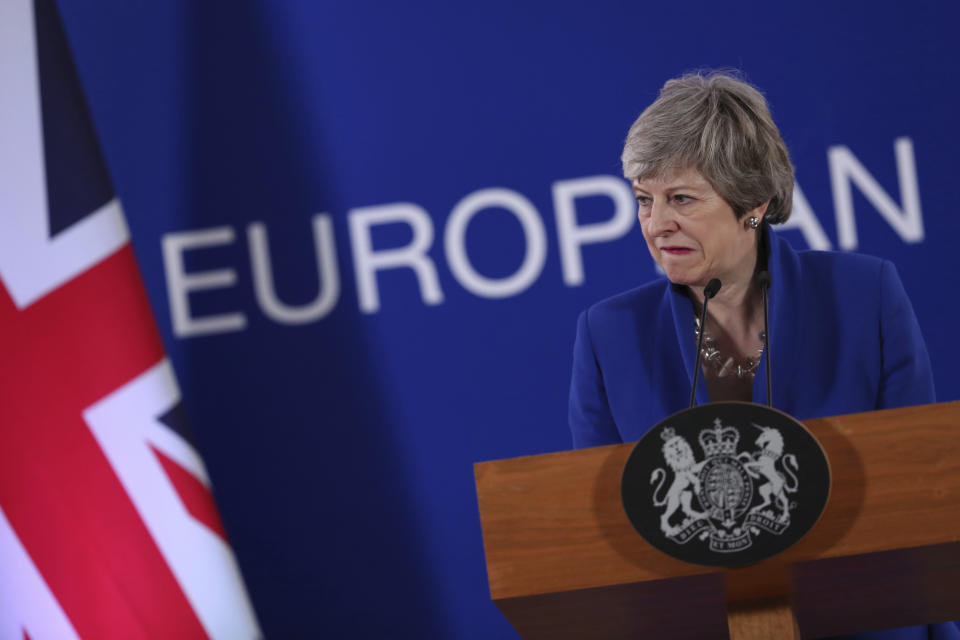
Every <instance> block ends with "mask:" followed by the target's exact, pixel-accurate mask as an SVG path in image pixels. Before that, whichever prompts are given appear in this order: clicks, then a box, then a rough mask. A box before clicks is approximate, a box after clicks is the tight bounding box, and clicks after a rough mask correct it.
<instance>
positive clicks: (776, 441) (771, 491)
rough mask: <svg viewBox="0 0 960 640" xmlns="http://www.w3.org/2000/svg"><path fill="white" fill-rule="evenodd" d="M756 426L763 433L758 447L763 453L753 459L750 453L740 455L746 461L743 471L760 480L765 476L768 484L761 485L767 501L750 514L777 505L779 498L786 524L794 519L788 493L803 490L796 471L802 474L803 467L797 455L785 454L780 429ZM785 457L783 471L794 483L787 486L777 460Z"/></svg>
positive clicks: (783, 519) (761, 491) (778, 504)
mask: <svg viewBox="0 0 960 640" xmlns="http://www.w3.org/2000/svg"><path fill="white" fill-rule="evenodd" d="M751 424H752V423H751ZM753 426H754V427H756V428H757V429H760V431H761V433H760V436H759V437H758V438H757V440H756V445H757V446H758V447H760V451H759V452H757V453H755V454H753V455H752V456H751V455H750V454H748V453H741V454H740V456H741V457H742V458H744V459H745V462H744V465H743V468H744V469H745V470H746V471H747V473H749V474H750V477H752V478H759V477H760V476H763V477H764V478H766V480H767V481H766V483H764V484H762V485H760V489H759V493H760V497H761V498H763V502H761V503H760V504H758V505H757V506H755V507H753V508H752V509H750V513H758V512H760V511H761V510H763V509H765V508H766V507H768V506H770V505H771V504H773V501H774V499H776V501H777V506H779V507H780V510H781V513H780V517H779V518H778V519H779V520H780V521H781V522H786V521H788V520H789V519H790V501H789V499H788V498H787V493H788V492H789V493H795V492H796V491H797V489H798V488H799V484H800V483H799V482H798V481H797V476H796V475H795V474H794V472H795V471H798V470H799V468H800V466H799V465H798V464H797V458H796V456H794V455H793V454H792V453H790V454H787V455H785V456H784V455H783V436H782V435H781V434H780V432H779V431H778V430H777V429H773V428H771V427H761V426H760V425H758V424H754V425H753ZM781 456H782V457H783V462H782V463H781V464H782V466H783V469H784V471H786V472H787V473H788V474H790V478H791V479H792V483H790V484H788V483H787V480H786V478H785V477H784V475H783V474H782V473H780V472H779V471H777V467H776V465H777V460H779V459H780V458H781ZM790 467H793V469H792V470H791V469H790Z"/></svg>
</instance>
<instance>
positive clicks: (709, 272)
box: [633, 168, 766, 288]
mask: <svg viewBox="0 0 960 640" xmlns="http://www.w3.org/2000/svg"><path fill="white" fill-rule="evenodd" d="M633 193H634V195H635V196H636V198H637V203H638V204H639V213H638V217H639V219H640V228H641V229H642V230H643V237H644V238H645V239H646V241H647V248H649V249H650V255H651V256H653V259H654V260H656V262H657V264H659V265H660V267H661V268H662V269H663V271H664V273H666V274H667V277H668V278H669V279H670V281H671V282H673V283H675V284H684V285H689V286H697V287H703V286H705V285H706V284H707V283H708V282H709V281H710V279H711V278H719V279H720V281H721V282H723V283H724V285H729V284H733V283H734V282H747V281H749V279H750V278H752V277H753V270H754V267H755V265H756V255H757V232H756V231H755V230H753V229H751V228H750V227H749V224H748V222H747V220H748V218H749V217H750V216H757V217H758V218H762V216H763V212H764V211H765V210H766V205H762V206H761V207H759V208H758V209H757V210H755V211H751V212H749V213H748V214H747V215H746V216H744V217H743V218H742V219H740V220H737V216H736V215H735V214H734V213H733V209H732V208H731V207H730V205H728V204H727V202H726V200H724V199H723V198H722V197H721V196H720V194H718V193H717V192H716V191H715V190H714V189H713V187H712V186H711V185H710V183H709V182H708V181H707V180H706V178H704V177H703V176H702V175H700V172H698V171H697V170H696V169H692V168H691V169H683V170H678V171H675V172H673V173H672V174H670V175H668V176H665V177H662V178H655V179H647V180H634V181H633ZM725 288H726V286H725Z"/></svg>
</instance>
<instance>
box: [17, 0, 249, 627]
mask: <svg viewBox="0 0 960 640" xmlns="http://www.w3.org/2000/svg"><path fill="white" fill-rule="evenodd" d="M0 568H2V569H0V640H5V639H7V638H17V639H19V638H24V637H30V638H36V639H41V638H76V637H80V638H107V637H111V638H205V637H211V638H256V637H259V636H260V635H261V633H260V630H259V628H258V625H257V621H256V617H255V615H254V612H253V609H252V607H251V605H250V601H249V599H248V597H247V594H246V592H245V589H244V586H243V582H242V579H241V576H240V572H239V570H238V567H237V563H236V560H235V558H234V555H233V552H232V550H231V548H230V545H229V542H228V541H227V539H226V535H225V533H224V530H223V526H222V525H221V523H220V519H219V516H218V515H217V510H216V506H215V504H214V501H213V496H212V493H211V490H210V483H209V480H208V478H207V475H206V471H205V469H204V466H203V462H202V461H201V459H200V457H199V456H198V454H197V451H196V450H195V448H194V446H193V444H192V442H191V438H190V434H189V430H188V429H187V426H186V423H185V421H184V420H183V416H182V411H181V407H180V392H179V389H178V387H177V383H176V379H175V378H174V375H173V372H172V370H171V367H170V363H169V361H168V360H167V358H166V356H165V354H164V349H163V345H162V343H161V341H160V337H159V334H158V333H157V330H156V327H155V325H154V321H153V317H152V314H151V309H150V305H149V302H148V300H147V297H146V295H145V291H144V289H143V285H142V283H141V280H140V275H139V272H138V269H137V265H136V262H135V260H134V256H133V252H132V249H131V246H130V242H129V237H128V231H127V227H126V224H125V222H124V219H123V211H122V209H121V207H120V203H119V201H118V200H117V198H116V196H115V194H114V192H113V186H112V184H111V182H110V179H109V176H108V174H107V170H106V165H105V163H104V160H103V157H102V155H101V153H100V149H99V146H98V143H97V140H96V135H95V132H94V129H93V126H92V122H91V119H90V116H89V113H88V110H87V107H86V103H85V100H84V98H83V92H82V88H81V86H80V83H79V80H78V78H77V76H76V73H75V70H74V68H73V63H72V61H71V56H70V52H69V48H68V45H67V41H66V38H65V34H64V32H63V28H62V26H61V23H60V19H59V16H58V14H57V10H56V7H55V5H54V4H53V0H36V2H34V1H33V0H4V1H3V2H0Z"/></svg>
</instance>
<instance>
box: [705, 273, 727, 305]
mask: <svg viewBox="0 0 960 640" xmlns="http://www.w3.org/2000/svg"><path fill="white" fill-rule="evenodd" d="M721 286H722V285H721V284H720V280H718V279H717V278H714V279H712V280H711V281H710V282H708V283H707V286H705V287H704V288H703V297H704V298H706V299H707V300H709V299H710V298H712V297H713V296H715V295H717V292H718V291H720V287H721Z"/></svg>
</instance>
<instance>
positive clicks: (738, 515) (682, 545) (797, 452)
mask: <svg viewBox="0 0 960 640" xmlns="http://www.w3.org/2000/svg"><path fill="white" fill-rule="evenodd" d="M704 418H708V419H704ZM691 441H692V442H694V443H695V444H691ZM695 447H696V449H695ZM643 477H645V478H646V480H645V481H644V482H643V484H641V482H640V478H643ZM643 485H646V488H644V487H643ZM807 485H809V486H807ZM801 487H802V488H803V490H802V491H801ZM828 491H829V468H828V466H827V463H826V457H825V456H824V454H823V451H822V449H821V448H820V447H819V444H818V443H817V442H816V440H815V439H814V438H813V436H812V435H810V433H809V432H808V431H806V429H805V428H804V427H803V426H802V425H800V424H799V423H798V422H796V421H795V420H793V419H792V418H790V417H789V416H787V415H786V414H783V413H781V412H779V411H775V410H772V409H768V408H767V407H762V406H759V405H753V404H749V403H713V404H709V405H701V406H700V407H696V408H694V409H690V410H687V411H684V412H681V413H679V414H676V415H675V416H671V417H670V418H668V419H667V420H664V421H663V422H661V423H660V424H659V425H657V426H656V427H654V429H652V430H651V433H650V434H648V436H645V437H644V439H643V440H641V441H640V442H639V443H638V444H637V447H636V449H635V451H634V453H633V454H632V455H631V459H630V461H628V463H627V467H626V468H625V469H624V478H623V496H624V506H625V508H626V509H627V514H628V516H629V517H630V519H631V522H632V523H633V524H634V526H635V527H636V528H637V530H638V531H639V532H640V533H641V534H642V535H643V536H644V537H645V538H647V539H648V540H649V541H650V542H652V543H653V544H654V546H657V547H658V548H660V549H661V550H663V551H665V552H667V553H669V554H670V555H675V556H677V557H681V559H685V560H688V561H690V562H696V563H698V564H709V565H729V566H735V565H739V564H749V563H750V562H754V561H756V560H758V559H761V558H763V557H767V556H769V555H773V554H774V553H778V552H779V551H781V550H782V549H785V548H786V547H787V546H789V545H790V544H792V543H793V542H796V540H798V539H799V538H800V537H801V536H803V534H805V533H806V532H807V531H808V530H809V529H810V527H812V526H813V524H814V522H816V520H817V518H819V515H820V513H821V512H822V510H823V507H824V506H825V504H826V499H827V494H828ZM684 556H687V557H684Z"/></svg>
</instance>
